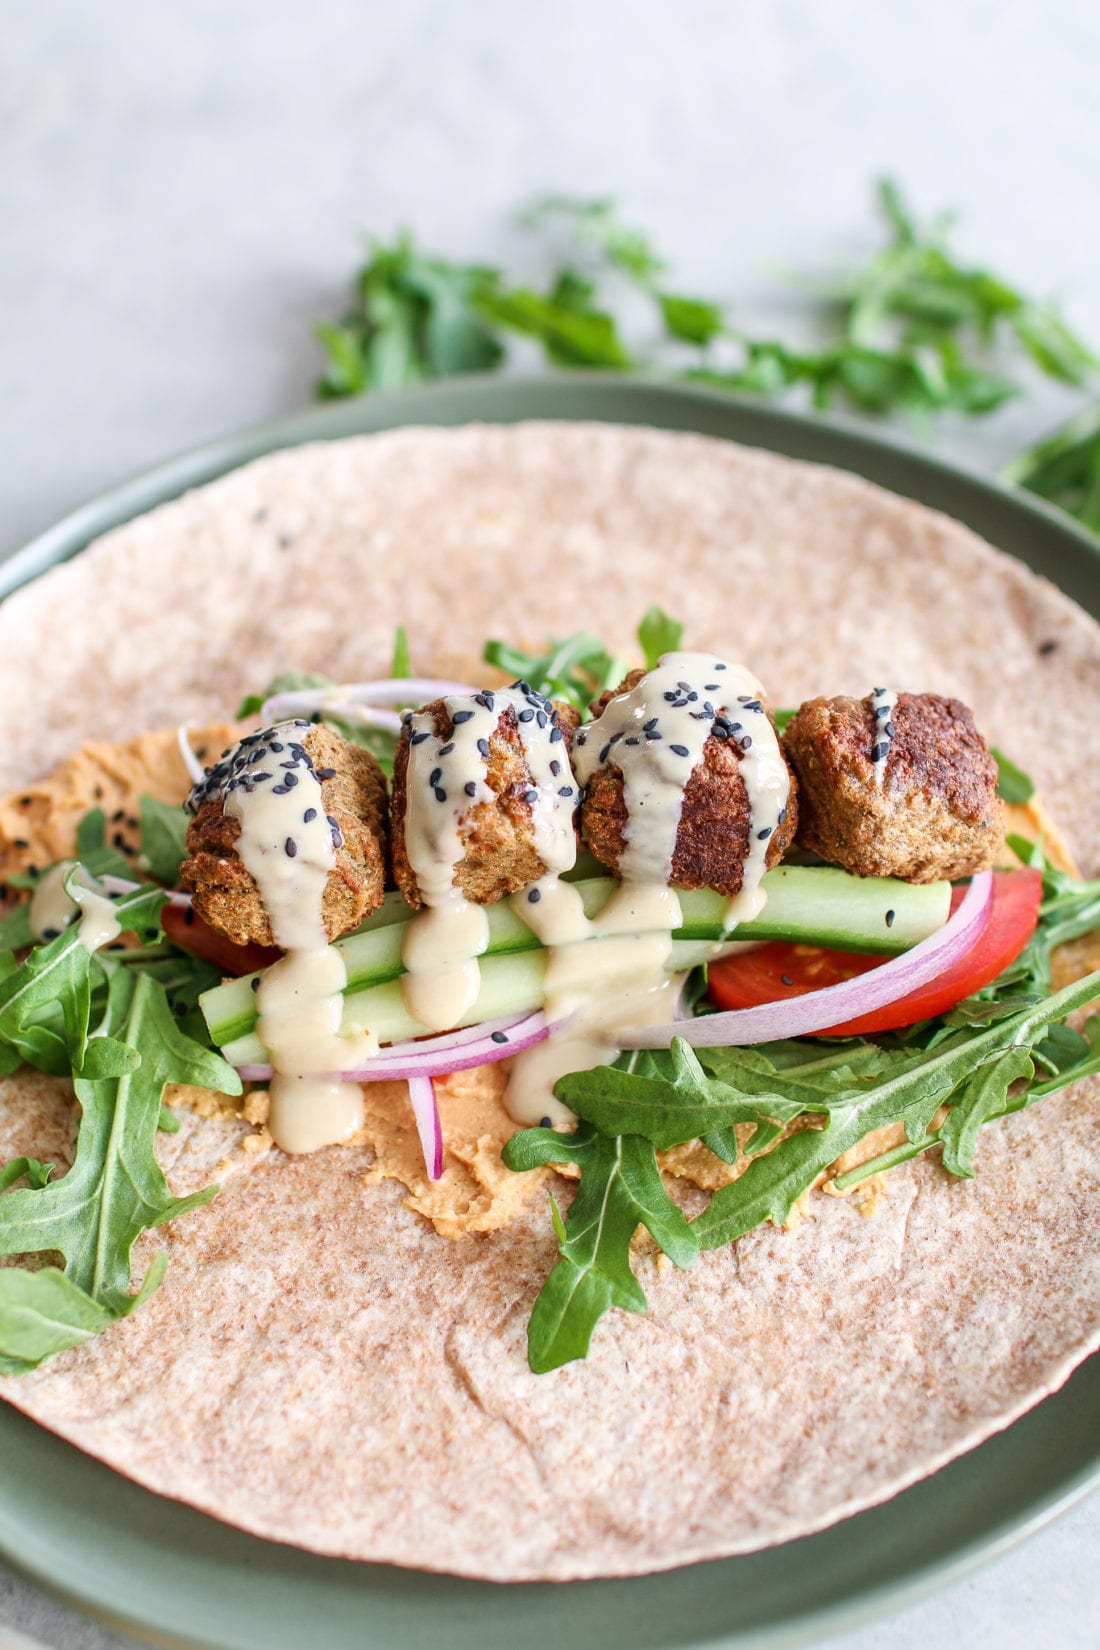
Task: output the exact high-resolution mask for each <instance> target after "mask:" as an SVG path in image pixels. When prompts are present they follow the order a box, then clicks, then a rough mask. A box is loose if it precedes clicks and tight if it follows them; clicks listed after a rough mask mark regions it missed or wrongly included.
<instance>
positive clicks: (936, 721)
mask: <svg viewBox="0 0 1100 1650" xmlns="http://www.w3.org/2000/svg"><path fill="white" fill-rule="evenodd" d="M884 703H885V704H889V699H888V697H887V696H886V695H885V694H884V693H883V690H876V693H874V694H869V695H868V696H867V698H865V699H848V698H837V699H810V700H808V701H807V702H806V703H805V704H804V705H802V706H801V707H800V708H799V710H798V712H797V714H796V715H795V716H794V717H793V718H792V719H791V721H790V722H789V723H788V725H787V728H786V730H785V732H784V734H783V747H784V750H785V751H786V754H787V759H788V761H789V762H790V764H791V766H792V767H793V769H794V771H795V773H796V774H797V775H798V782H799V785H800V787H801V791H800V796H801V818H800V822H799V829H798V842H799V845H800V846H801V847H804V848H809V849H811V850H812V851H813V852H814V853H815V854H820V855H821V858H822V859H825V860H828V862H829V863H830V864H831V865H841V866H843V867H844V869H845V870H846V871H852V872H854V873H855V874H856V875H857V876H863V877H900V878H901V879H902V881H904V882H936V881H938V880H939V879H940V878H951V877H963V876H970V875H972V874H973V873H974V872H976V871H982V870H985V869H986V867H987V866H990V865H992V864H993V862H994V860H995V858H996V856H997V853H998V851H999V850H1000V848H1001V847H1002V845H1003V843H1004V808H1003V804H1002V803H1001V801H1000V799H999V797H998V796H997V764H996V762H995V761H994V759H993V757H992V756H991V755H990V752H989V747H988V745H987V744H986V742H985V740H984V739H983V738H982V735H981V734H980V733H979V732H978V729H977V728H976V727H975V725H974V718H973V715H972V714H971V712H970V710H969V709H968V708H967V706H966V705H964V704H963V703H962V702H961V701H960V700H958V699H947V698H944V697H943V696H942V695H940V694H938V693H899V694H898V695H897V697H896V699H895V700H894V701H893V704H892V708H889V709H888V710H887V712H886V717H885V718H884V717H883V711H882V707H883V704H884ZM876 711H877V712H878V715H877V716H876ZM884 724H885V725H884ZM883 746H885V749H883ZM875 754H877V756H878V762H877V765H876V762H875V760H874V756H875ZM876 766H877V771H876Z"/></svg>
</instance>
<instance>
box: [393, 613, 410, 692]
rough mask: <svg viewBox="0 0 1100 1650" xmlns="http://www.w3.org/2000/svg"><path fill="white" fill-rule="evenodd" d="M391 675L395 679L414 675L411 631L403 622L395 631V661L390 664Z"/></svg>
mask: <svg viewBox="0 0 1100 1650" xmlns="http://www.w3.org/2000/svg"><path fill="white" fill-rule="evenodd" d="M390 675H391V676H392V677H394V679H395V680H399V679H400V678H402V677H405V676H411V675H412V661H411V659H410V658H409V633H408V631H407V630H406V629H405V626H404V625H403V624H399V625H397V626H396V628H395V630H394V633H393V662H392V663H391V665H390Z"/></svg>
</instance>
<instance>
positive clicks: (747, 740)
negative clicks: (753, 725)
mask: <svg viewBox="0 0 1100 1650" xmlns="http://www.w3.org/2000/svg"><path fill="white" fill-rule="evenodd" d="M751 745H752V739H751V737H750V736H749V735H748V734H747V733H746V735H745V737H744V739H742V741H741V749H742V750H743V751H747V750H748V749H749V748H750V746H751Z"/></svg>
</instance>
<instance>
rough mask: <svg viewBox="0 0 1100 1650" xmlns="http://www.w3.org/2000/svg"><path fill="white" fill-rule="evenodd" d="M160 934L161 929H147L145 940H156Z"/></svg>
mask: <svg viewBox="0 0 1100 1650" xmlns="http://www.w3.org/2000/svg"><path fill="white" fill-rule="evenodd" d="M159 933H160V929H159V928H147V929H146V930H145V938H146V939H147V940H155V939H156V937H157V935H158V934H159Z"/></svg>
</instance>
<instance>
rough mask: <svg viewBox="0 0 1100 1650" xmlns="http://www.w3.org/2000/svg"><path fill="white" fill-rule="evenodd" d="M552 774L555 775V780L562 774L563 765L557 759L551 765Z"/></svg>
mask: <svg viewBox="0 0 1100 1650" xmlns="http://www.w3.org/2000/svg"><path fill="white" fill-rule="evenodd" d="M550 772H551V773H552V774H553V776H554V778H555V779H556V778H557V777H558V775H559V773H560V772H561V763H560V762H559V761H557V759H556V758H555V760H554V761H552V762H551V763H550Z"/></svg>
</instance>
